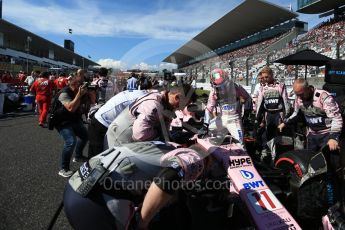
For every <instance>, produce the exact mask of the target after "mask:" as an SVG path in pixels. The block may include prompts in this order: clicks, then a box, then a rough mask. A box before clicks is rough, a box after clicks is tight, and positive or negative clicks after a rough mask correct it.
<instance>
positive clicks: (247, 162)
mask: <svg viewBox="0 0 345 230" xmlns="http://www.w3.org/2000/svg"><path fill="white" fill-rule="evenodd" d="M229 165H230V167H231V168H239V167H241V166H243V165H252V160H251V159H250V158H249V157H246V158H240V159H234V160H229Z"/></svg>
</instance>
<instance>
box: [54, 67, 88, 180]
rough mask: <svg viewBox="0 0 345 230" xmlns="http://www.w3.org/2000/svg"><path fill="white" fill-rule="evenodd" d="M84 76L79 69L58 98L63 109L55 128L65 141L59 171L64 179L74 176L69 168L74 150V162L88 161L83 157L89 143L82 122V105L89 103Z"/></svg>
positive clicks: (58, 115)
mask: <svg viewBox="0 0 345 230" xmlns="http://www.w3.org/2000/svg"><path fill="white" fill-rule="evenodd" d="M84 74H85V72H84V70H82V69H79V70H78V71H77V74H76V75H75V76H72V77H71V78H70V80H69V85H68V86H66V87H65V88H63V89H62V90H61V92H60V95H59V97H58V100H59V102H61V104H62V108H61V110H60V112H59V113H58V114H56V116H57V120H58V122H57V123H56V124H55V128H56V129H57V131H58V132H59V134H60V136H61V137H62V138H63V140H64V147H63V150H62V158H61V170H60V171H59V175H60V176H62V177H70V176H71V175H72V174H73V172H72V171H70V170H69V166H70V160H71V156H72V154H73V151H74V149H75V157H74V158H73V162H82V161H85V160H87V158H86V157H84V156H83V149H84V147H85V145H86V143H87V141H88V133H87V130H86V128H85V126H84V124H83V121H82V105H83V104H85V103H86V102H87V101H88V97H87V94H88V89H87V83H84ZM77 137H78V139H77Z"/></svg>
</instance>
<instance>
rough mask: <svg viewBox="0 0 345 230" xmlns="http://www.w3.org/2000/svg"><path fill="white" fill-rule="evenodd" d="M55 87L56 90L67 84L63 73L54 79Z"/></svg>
mask: <svg viewBox="0 0 345 230" xmlns="http://www.w3.org/2000/svg"><path fill="white" fill-rule="evenodd" d="M54 84H55V87H56V89H57V91H60V90H61V89H63V88H65V87H66V86H67V85H68V79H67V77H66V74H65V73H61V74H60V76H59V77H58V78H57V79H55V80H54Z"/></svg>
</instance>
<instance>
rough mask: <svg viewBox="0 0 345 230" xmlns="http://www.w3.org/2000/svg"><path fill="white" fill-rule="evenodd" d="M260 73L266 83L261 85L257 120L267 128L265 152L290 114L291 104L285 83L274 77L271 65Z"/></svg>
mask: <svg viewBox="0 0 345 230" xmlns="http://www.w3.org/2000/svg"><path fill="white" fill-rule="evenodd" d="M259 75H261V77H262V78H263V79H264V83H263V84H262V85H261V86H260V90H259V95H258V99H257V106H256V121H257V122H258V124H259V126H260V127H261V128H262V127H265V129H266V130H265V135H263V137H262V147H263V152H264V151H266V150H267V142H268V141H270V140H272V139H273V138H275V137H276V136H277V134H278V132H277V127H278V125H280V124H281V123H282V122H283V120H284V118H285V117H286V116H287V115H288V113H289V110H290V105H289V102H288V96H287V91H286V86H285V84H284V83H281V82H278V81H276V80H275V79H274V78H273V71H272V69H271V68H270V67H268V66H265V67H264V68H262V69H261V71H260V72H259ZM263 155H264V154H263Z"/></svg>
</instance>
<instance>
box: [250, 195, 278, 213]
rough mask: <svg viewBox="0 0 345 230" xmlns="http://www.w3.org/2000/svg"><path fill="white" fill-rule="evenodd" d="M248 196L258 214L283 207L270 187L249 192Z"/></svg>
mask: <svg viewBox="0 0 345 230" xmlns="http://www.w3.org/2000/svg"><path fill="white" fill-rule="evenodd" d="M247 197H248V199H249V201H250V204H251V205H252V206H253V208H254V209H255V211H256V212H257V213H258V214H262V213H265V212H269V211H275V210H278V209H281V208H283V206H282V205H281V203H280V202H279V201H278V199H277V198H276V197H275V196H274V195H273V193H272V192H271V191H270V190H269V189H265V190H260V191H256V192H250V193H247Z"/></svg>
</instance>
